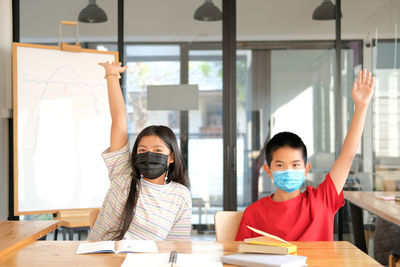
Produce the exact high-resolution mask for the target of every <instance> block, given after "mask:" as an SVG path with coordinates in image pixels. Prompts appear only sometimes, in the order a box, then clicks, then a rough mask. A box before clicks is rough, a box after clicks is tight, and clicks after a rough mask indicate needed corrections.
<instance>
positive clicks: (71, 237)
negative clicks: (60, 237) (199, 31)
mask: <svg viewBox="0 0 400 267" xmlns="http://www.w3.org/2000/svg"><path fill="white" fill-rule="evenodd" d="M68 233H69V240H74V231H73V230H72V229H71V228H69V229H68Z"/></svg>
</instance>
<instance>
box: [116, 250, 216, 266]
mask: <svg viewBox="0 0 400 267" xmlns="http://www.w3.org/2000/svg"><path fill="white" fill-rule="evenodd" d="M219 258H220V256H219V255H217V254H207V253H202V254H184V253H178V256H177V262H176V265H177V266H179V267H204V266H206V267H222V263H221V261H220V259H219ZM168 260H169V253H159V254H153V253H152V254H149V253H146V254H127V255H126V258H125V260H124V262H123V263H122V265H121V267H161V266H171V264H170V263H168Z"/></svg>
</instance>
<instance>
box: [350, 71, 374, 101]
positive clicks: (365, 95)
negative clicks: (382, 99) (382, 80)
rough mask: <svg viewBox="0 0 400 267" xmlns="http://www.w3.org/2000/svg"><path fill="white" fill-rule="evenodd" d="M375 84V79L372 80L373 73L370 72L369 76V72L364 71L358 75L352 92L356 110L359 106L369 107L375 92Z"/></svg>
mask: <svg viewBox="0 0 400 267" xmlns="http://www.w3.org/2000/svg"><path fill="white" fill-rule="evenodd" d="M374 84H375V77H372V79H371V72H368V75H367V70H366V69H364V70H363V71H360V72H359V73H358V79H357V81H354V84H353V92H352V96H353V101H354V105H355V106H356V108H357V107H359V106H368V104H369V102H370V101H371V98H372V94H373V92H374Z"/></svg>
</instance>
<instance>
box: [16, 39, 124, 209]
mask: <svg viewBox="0 0 400 267" xmlns="http://www.w3.org/2000/svg"><path fill="white" fill-rule="evenodd" d="M18 47H29V48H39V49H47V50H60V51H64V50H63V49H62V48H61V47H60V46H49V45H39V44H28V43H16V42H14V43H13V144H14V148H13V152H14V153H13V154H14V155H13V159H14V215H15V216H18V215H30V214H41V213H56V212H58V211H60V210H40V211H23V212H21V211H19V210H18V97H17V90H18V73H17V48H18ZM68 52H69V53H76V52H85V53H97V54H109V55H114V58H115V62H119V55H118V52H115V51H99V50H94V49H86V48H81V49H80V50H79V51H68ZM93 208H97V207H88V208H85V209H79V210H88V211H90V210H91V209H93ZM61 210H77V209H61Z"/></svg>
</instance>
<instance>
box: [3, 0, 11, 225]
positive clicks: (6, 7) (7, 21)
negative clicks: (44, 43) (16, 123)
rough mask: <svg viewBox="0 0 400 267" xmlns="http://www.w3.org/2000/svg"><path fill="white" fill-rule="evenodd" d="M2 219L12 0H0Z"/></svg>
mask: <svg viewBox="0 0 400 267" xmlns="http://www.w3.org/2000/svg"><path fill="white" fill-rule="evenodd" d="M0 32H1V38H0V220H6V219H7V217H8V173H9V172H8V163H9V161H8V118H9V117H10V115H11V108H12V100H11V95H12V85H11V81H12V80H11V78H12V74H11V63H12V59H11V51H12V5H11V0H2V1H0Z"/></svg>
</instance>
